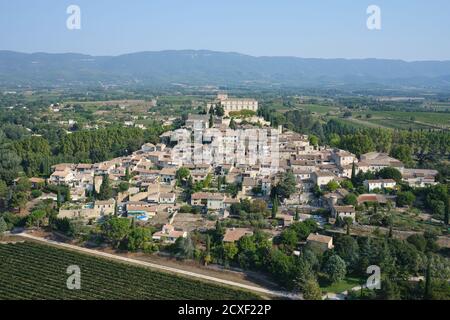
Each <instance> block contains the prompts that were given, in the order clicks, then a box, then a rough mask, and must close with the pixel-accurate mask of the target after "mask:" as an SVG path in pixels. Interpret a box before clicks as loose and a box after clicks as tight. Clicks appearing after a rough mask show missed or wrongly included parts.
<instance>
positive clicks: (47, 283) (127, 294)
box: [0, 242, 259, 300]
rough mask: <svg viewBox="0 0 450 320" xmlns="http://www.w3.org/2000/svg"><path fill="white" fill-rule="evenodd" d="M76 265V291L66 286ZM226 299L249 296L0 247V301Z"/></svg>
mask: <svg viewBox="0 0 450 320" xmlns="http://www.w3.org/2000/svg"><path fill="white" fill-rule="evenodd" d="M70 265H78V266H79V267H80V270H81V289H80V290H69V289H67V286H66V281H67V278H68V277H69V275H68V274H66V270H67V267H68V266H70ZM7 299H14V300H22V299H26V300H29V299H33V300H34V299H36V300H41V299H52V300H60V299H62V300H71V299H73V300H85V299H87V300H106V299H108V300H130V299H133V300H176V299H181V300H185V299H186V300H197V299H198V300H199V299H201V300H205V299H211V300H228V299H259V297H258V296H257V295H254V294H252V293H248V292H244V291H239V290H234V289H231V288H227V287H222V286H219V285H213V284H209V283H206V282H200V281H195V280H190V279H187V278H183V277H179V276H175V275H171V274H167V273H161V272H156V271H151V270H149V269H146V268H142V267H136V266H131V265H128V264H123V263H118V262H113V261H110V260H107V259H101V258H96V257H93V256H89V255H84V254H80V253H76V252H72V251H67V250H62V249H57V248H55V247H52V246H47V245H41V244H36V243H32V242H25V243H17V244H0V300H7Z"/></svg>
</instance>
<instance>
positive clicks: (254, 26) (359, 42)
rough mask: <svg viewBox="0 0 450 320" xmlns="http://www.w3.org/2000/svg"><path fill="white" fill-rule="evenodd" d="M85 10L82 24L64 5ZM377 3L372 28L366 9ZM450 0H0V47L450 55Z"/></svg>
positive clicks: (349, 55)
mask: <svg viewBox="0 0 450 320" xmlns="http://www.w3.org/2000/svg"><path fill="white" fill-rule="evenodd" d="M71 4H76V5H79V6H80V8H81V30H72V31H71V30H68V29H67V28H66V19H67V17H68V15H67V14H66V8H67V7H68V6H69V5H71ZM371 4H375V5H378V6H379V7H380V8H381V14H382V30H380V31H369V30H368V29H367V27H366V20H367V17H368V16H367V14H366V9H367V7H368V6H369V5H371ZM449 39H450V1H448V0H432V1H425V0H409V1H407V0H370V1H366V0H127V1H125V0H120V1H119V0H70V1H66V0H38V1H32V0H14V1H12V0H0V50H16V51H22V52H38V51H45V52H80V53H88V54H94V55H118V54H122V53H129V52H136V51H146V50H151V51H153V50H166V49H209V50H217V51H234V52H240V53H245V54H251V55H255V56H263V55H270V56H275V55H276V56H298V57H316V58H392V59H404V60H450V40H449Z"/></svg>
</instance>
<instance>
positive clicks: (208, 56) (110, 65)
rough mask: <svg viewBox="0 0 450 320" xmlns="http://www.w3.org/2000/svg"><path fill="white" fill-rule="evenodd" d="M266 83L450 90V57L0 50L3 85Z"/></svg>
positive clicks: (194, 51) (270, 84) (1, 83)
mask: <svg viewBox="0 0 450 320" xmlns="http://www.w3.org/2000/svg"><path fill="white" fill-rule="evenodd" d="M172 83H182V84H186V85H261V86H291V87H296V86H298V87H316V86H329V87H333V86H336V87H339V86H371V85H372V86H385V87H433V88H450V61H416V62H406V61H402V60H385V59H310V58H297V57H253V56H249V55H244V54H239V53H231V52H216V51H207V50H180V51H174V50H168V51H158V52H138V53H131V54H124V55H119V56H91V55H84V54H77V53H62V54H50V53H32V54H28V53H19V52H14V51H0V85H2V86H10V85H40V86H77V85H98V84H108V85H170V84H172Z"/></svg>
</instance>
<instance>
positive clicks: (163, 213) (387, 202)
mask: <svg viewBox="0 0 450 320" xmlns="http://www.w3.org/2000/svg"><path fill="white" fill-rule="evenodd" d="M220 107H222V112H218V114H219V115H214V114H213V113H212V112H214V110H215V109H217V108H220ZM257 108H258V102H257V101H256V100H253V99H229V98H228V96H226V95H219V96H218V98H217V100H216V101H215V102H213V103H211V104H209V105H208V112H209V111H211V110H212V112H210V113H208V114H199V115H197V114H195V115H194V114H192V115H189V117H188V119H187V120H186V122H185V126H184V127H183V128H181V129H178V130H175V131H169V132H165V133H164V134H162V135H161V136H160V140H161V141H160V143H158V144H156V145H154V144H151V143H147V144H144V145H143V146H142V148H141V150H139V151H136V152H134V153H133V154H131V155H129V156H126V157H120V158H116V159H112V160H109V161H105V162H101V163H95V164H85V163H78V164H72V163H62V164H58V165H55V166H53V167H52V171H53V173H52V174H51V176H50V178H49V179H48V181H47V183H48V184H53V185H65V186H68V188H69V189H70V198H71V200H70V202H68V203H66V204H64V205H63V206H61V208H60V209H59V214H58V218H69V219H81V220H84V221H86V222H87V221H91V222H93V221H99V220H101V219H102V218H103V217H105V216H109V215H117V216H123V217H127V218H129V219H134V220H135V221H136V222H139V223H147V224H151V225H154V226H157V227H158V229H159V230H158V231H157V232H156V233H154V234H153V239H154V240H157V241H161V242H164V243H174V242H175V241H176V240H177V238H179V237H187V235H188V234H189V233H191V232H193V231H195V230H198V229H200V230H202V229H204V228H213V227H214V225H215V223H214V222H215V221H217V220H219V221H226V220H227V219H231V218H233V217H235V216H236V215H238V216H239V210H236V208H237V207H238V205H239V204H240V203H242V201H248V202H253V203H255V202H257V203H259V204H260V205H261V206H263V207H265V208H266V209H265V210H263V211H268V212H270V214H267V215H265V216H264V218H265V219H266V220H267V222H268V223H266V224H265V225H266V226H267V227H268V228H269V229H268V230H267V231H269V232H270V233H271V234H272V236H276V235H277V234H279V233H280V232H281V231H282V228H283V227H287V226H289V225H290V224H292V223H293V222H295V221H304V220H308V219H313V220H315V221H316V222H317V223H318V225H319V226H322V227H323V226H324V225H332V226H333V225H342V224H343V223H344V221H347V222H348V221H349V219H350V220H351V224H356V223H358V220H359V219H358V218H359V214H358V213H360V214H361V215H364V211H367V204H376V205H379V206H381V207H386V206H389V207H393V206H395V205H396V203H397V199H396V198H397V197H396V193H395V190H396V189H397V188H398V186H397V184H398V183H399V182H401V183H404V184H407V185H409V186H411V187H425V186H428V185H434V184H436V182H435V177H436V175H437V171H435V170H421V169H408V168H405V166H404V164H403V163H402V162H401V161H399V160H397V159H394V158H392V157H390V156H388V155H387V154H383V153H377V152H372V153H368V154H363V155H361V156H360V158H357V157H356V156H355V155H354V154H352V153H350V152H348V151H345V150H339V149H333V148H329V147H327V146H319V145H313V144H311V141H310V139H309V137H308V136H306V135H301V134H298V133H294V132H292V131H287V130H283V128H281V127H280V128H278V129H277V130H274V129H273V128H271V127H270V123H267V122H266V121H264V119H262V118H259V117H257V116H256V111H257ZM230 114H231V115H233V117H230ZM252 129H257V130H260V131H261V130H266V131H267V132H268V135H269V136H270V135H271V134H272V136H273V135H274V133H273V132H274V131H275V132H276V135H277V146H276V147H277V149H278V150H277V157H278V158H277V159H276V160H277V167H276V168H274V167H273V166H272V165H271V164H270V163H269V164H267V163H264V162H266V161H263V160H264V159H258V161H254V163H245V161H240V160H242V159H238V158H236V157H234V155H235V154H236V150H232V151H231V152H230V154H229V155H231V157H223V158H222V160H223V161H221V162H220V163H215V162H207V161H201V162H200V163H193V161H192V158H189V159H187V158H186V157H184V158H183V157H180V156H178V154H177V153H176V152H174V150H176V149H177V148H178V147H179V146H180V144H182V143H184V142H183V141H185V140H186V137H187V139H188V140H189V141H191V137H193V136H194V134H196V135H197V136H198V135H200V137H201V141H199V143H198V144H193V145H194V146H196V147H197V148H199V149H200V153H202V152H203V149H202V148H206V147H209V146H211V145H213V144H214V143H213V142H214V141H213V140H214V134H215V133H217V132H219V133H222V134H223V136H224V137H225V136H227V134H228V136H230V134H229V132H232V133H233V132H234V133H236V134H235V135H233V134H232V136H233V137H236V136H237V133H238V132H240V131H245V130H252ZM223 140H225V139H222V140H221V142H222V143H223ZM247 147H248V146H247ZM269 147H270V146H269ZM193 149H195V147H194V148H193ZM247 151H248V150H247ZM212 152H213V153H214V152H217V150H216V149H214V150H213V151H212ZM245 152H246V151H245V150H244V154H245ZM210 154H211V152H210ZM203 160H205V159H203ZM241 162H243V163H241ZM392 169H393V170H392ZM394 170H395V171H394ZM391 171H394V173H396V172H399V173H400V174H401V176H400V177H397V176H396V175H395V174H394V175H393V176H392V177H387V178H382V177H381V176H380V175H376V174H375V173H379V172H384V173H385V175H389V173H391ZM367 173H372V174H373V175H374V177H373V178H372V179H365V180H363V181H361V182H362V184H361V186H360V187H359V188H358V191H360V192H358V193H359V194H358V196H355V193H352V192H351V189H353V188H354V187H356V186H352V187H351V188H349V185H351V184H352V182H353V183H354V182H355V180H356V179H357V177H361V176H364V174H367ZM31 182H33V183H39V182H41V183H43V182H44V180H42V179H38V178H32V179H31ZM102 188H114V189H117V190H118V192H117V193H116V194H115V195H114V197H113V196H112V193H111V197H110V198H104V197H103V198H102V199H98V198H99V197H92V196H89V195H94V194H97V195H99V194H102ZM280 190H281V191H280ZM93 198H94V199H95V200H94V201H89V200H92V199H93ZM365 205H366V206H365ZM361 220H363V219H361ZM252 232H253V230H252V228H251V227H246V228H234V227H232V228H228V229H227V230H226V233H225V237H224V241H237V240H239V238H240V237H242V236H244V235H246V234H251V233H252ZM310 238H311V239H315V240H312V241H317V242H324V243H327V244H328V243H330V244H329V245H331V243H332V238H329V237H328V236H325V237H317V236H315V235H313V236H311V237H310Z"/></svg>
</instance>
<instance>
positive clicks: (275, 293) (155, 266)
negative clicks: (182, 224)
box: [14, 232, 303, 300]
mask: <svg viewBox="0 0 450 320" xmlns="http://www.w3.org/2000/svg"><path fill="white" fill-rule="evenodd" d="M14 235H15V236H20V237H23V238H28V239H31V240H34V241H39V242H44V243H47V244H51V245H56V246H59V247H62V248H66V249H70V250H75V251H79V252H84V253H88V254H92V255H95V256H99V257H103V258H107V259H112V260H118V261H122V262H127V263H131V264H135V265H140V266H144V267H149V268H153V269H158V270H163V271H166V272H172V273H176V274H180V275H184V276H187V277H191V278H198V279H202V280H207V281H212V282H217V283H220V284H225V285H229V286H233V287H237V288H240V289H245V290H250V291H254V292H259V293H263V294H268V295H271V296H277V297H283V298H288V299H295V300H301V299H303V297H302V296H301V295H297V294H293V293H290V292H284V291H273V290H269V289H264V288H260V287H255V286H251V285H246V284H242V283H239V282H234V281H229V280H224V279H220V278H216V277H211V276H207V275H203V274H199V273H195V272H190V271H185V270H181V269H177V268H172V267H167V266H163V265H159V264H155V263H151V262H145V261H140V260H135V259H130V258H126V257H122V256H118V255H114V254H110V253H106V252H100V251H97V250H92V249H88V248H83V247H79V246H75V245H72V244H67V243H63V242H59V241H54V240H49V239H44V238H41V237H36V236H33V235H31V234H28V233H23V232H22V233H18V234H14Z"/></svg>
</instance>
